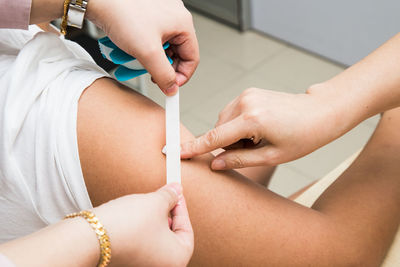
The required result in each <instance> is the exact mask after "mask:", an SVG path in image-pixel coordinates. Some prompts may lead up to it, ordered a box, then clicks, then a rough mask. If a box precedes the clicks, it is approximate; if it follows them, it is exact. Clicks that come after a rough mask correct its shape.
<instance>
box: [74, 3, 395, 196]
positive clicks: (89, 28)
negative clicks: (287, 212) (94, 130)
mask: <svg viewBox="0 0 400 267" xmlns="http://www.w3.org/2000/svg"><path fill="white" fill-rule="evenodd" d="M184 2H185V4H186V6H187V7H188V8H189V9H190V10H191V11H192V14H193V19H194V24H195V27H196V32H197V37H198V40H199V44H200V53H201V63H200V65H199V67H198V70H197V72H196V73H195V75H194V77H193V78H192V80H191V81H190V82H189V83H188V84H187V85H185V86H184V87H182V88H181V119H182V123H183V124H184V125H185V126H186V127H187V128H189V129H190V130H191V131H192V133H193V134H195V135H200V134H202V133H204V132H206V131H207V130H209V129H211V128H212V127H213V126H214V124H215V122H216V120H217V117H218V113H219V112H220V111H221V110H222V108H223V107H224V106H225V105H226V104H227V103H229V102H230V101H231V100H232V99H233V98H235V97H236V96H238V95H239V94H240V93H241V92H242V91H243V90H245V89H246V88H249V87H258V88H264V89H271V90H277V91H283V92H289V93H303V92H305V90H306V89H307V88H308V87H309V86H310V85H312V84H314V83H318V82H322V81H325V80H327V79H329V78H331V77H332V76H334V75H336V74H337V73H339V72H341V71H343V70H344V69H345V68H346V67H347V66H349V65H351V64H354V63H355V62H357V61H359V60H360V59H362V58H363V57H365V56H366V55H368V54H369V53H370V52H372V51H373V50H374V49H376V48H377V47H378V46H379V45H380V44H382V43H384V42H385V41H386V40H388V39H389V38H390V37H391V36H393V35H395V34H396V33H397V32H398V31H399V29H400V22H399V16H398V11H399V10H400V1H398V0H385V1H374V0H352V1H347V0H336V1H319V0H302V1H301V0H185V1H184ZM100 37H102V33H101V31H98V30H97V29H96V28H95V26H94V25H92V24H90V23H86V27H85V29H84V30H83V31H71V33H70V35H69V36H68V38H70V39H73V40H76V41H77V42H79V43H80V44H81V45H83V46H84V47H85V48H86V49H87V50H88V51H89V52H90V53H91V54H92V56H93V57H94V58H95V59H96V61H97V62H98V64H100V65H101V66H102V67H103V68H104V69H106V70H108V71H110V72H111V73H112V71H113V68H114V66H113V65H112V64H110V63H108V62H106V61H103V60H102V58H101V56H100V53H99V51H98V48H97V41H96V40H97V38H100ZM126 84H127V85H128V86H130V87H131V88H132V89H135V90H138V91H139V92H142V93H143V94H145V95H147V96H148V97H149V98H151V99H152V100H154V101H155V102H157V103H158V104H160V105H162V106H163V105H164V96H163V95H162V94H161V92H160V90H159V89H158V88H157V87H156V86H155V85H154V84H153V83H152V82H151V81H150V77H148V75H146V76H144V77H143V78H141V79H135V80H132V81H129V82H128V83H126ZM315 112H318V110H316V111H315ZM378 120H379V118H378V117H373V118H371V119H369V120H367V121H365V122H363V123H362V124H360V125H359V126H358V127H356V128H355V129H354V130H352V131H351V132H349V133H348V134H346V135H345V136H343V137H342V138H340V139H338V140H336V141H335V142H333V143H331V144H329V145H327V146H325V147H323V148H322V149H320V150H318V151H316V152H314V153H312V154H310V155H309V156H306V157H305V158H302V159H299V160H296V161H293V162H290V163H287V164H283V165H281V166H279V168H278V170H277V171H276V173H275V175H274V177H273V179H272V182H271V185H270V188H271V189H272V190H273V191H275V192H277V193H278V194H281V195H283V196H288V195H290V194H292V193H294V192H296V191H297V190H299V189H301V188H303V187H304V186H306V185H308V184H310V183H312V182H313V181H315V180H317V179H319V178H322V177H323V176H324V175H325V174H327V173H328V172H329V171H331V170H332V169H334V168H335V167H336V166H337V165H338V164H340V163H341V162H342V161H343V160H345V159H346V158H347V157H349V156H351V155H352V154H353V153H354V152H356V151H357V150H359V149H360V148H361V147H362V146H363V145H364V144H365V143H366V141H367V140H368V138H369V137H370V135H371V133H372V132H373V130H374V127H375V126H376V124H377V122H378ZM327 123H329V122H327ZM301 141H302V140H298V142H301Z"/></svg>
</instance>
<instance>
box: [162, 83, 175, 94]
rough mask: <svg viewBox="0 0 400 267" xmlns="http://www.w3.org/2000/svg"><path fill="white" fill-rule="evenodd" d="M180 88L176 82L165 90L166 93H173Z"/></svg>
mask: <svg viewBox="0 0 400 267" xmlns="http://www.w3.org/2000/svg"><path fill="white" fill-rule="evenodd" d="M177 90H178V84H176V83H174V85H172V86H171V87H169V88H168V89H166V90H165V93H166V94H167V95H172V94H174V93H175V92H176V91H177Z"/></svg>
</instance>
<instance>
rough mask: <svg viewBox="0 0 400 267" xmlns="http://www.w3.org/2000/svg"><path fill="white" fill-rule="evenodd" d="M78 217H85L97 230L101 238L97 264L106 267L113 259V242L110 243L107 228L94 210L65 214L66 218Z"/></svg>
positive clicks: (98, 236)
mask: <svg viewBox="0 0 400 267" xmlns="http://www.w3.org/2000/svg"><path fill="white" fill-rule="evenodd" d="M76 217H82V218H84V219H85V220H86V221H87V222H88V223H89V224H90V226H91V227H92V228H93V230H94V231H95V233H96V235H97V239H98V240H99V243H100V255H101V257H100V260H99V263H98V265H97V266H98V267H106V266H107V265H108V264H109V263H110V261H111V243H110V238H109V237H108V235H107V231H106V229H105V228H104V226H103V225H102V224H101V223H100V221H99V219H98V218H97V217H96V215H95V214H94V213H93V212H90V211H87V210H85V211H81V212H77V213H72V214H69V215H67V216H65V218H64V219H72V218H76Z"/></svg>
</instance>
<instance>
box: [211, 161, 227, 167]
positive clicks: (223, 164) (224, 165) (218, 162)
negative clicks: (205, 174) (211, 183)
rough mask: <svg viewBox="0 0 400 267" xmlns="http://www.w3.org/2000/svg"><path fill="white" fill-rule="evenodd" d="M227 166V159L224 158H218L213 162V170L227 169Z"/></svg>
mask: <svg viewBox="0 0 400 267" xmlns="http://www.w3.org/2000/svg"><path fill="white" fill-rule="evenodd" d="M225 167H226V164H225V161H224V160H222V159H216V160H214V161H213V162H212V164H211V168H212V169H213V170H223V169H225Z"/></svg>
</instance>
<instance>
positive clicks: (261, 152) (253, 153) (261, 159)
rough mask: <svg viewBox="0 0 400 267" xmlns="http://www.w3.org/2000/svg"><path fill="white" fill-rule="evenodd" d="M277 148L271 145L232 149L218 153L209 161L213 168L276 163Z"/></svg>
mask: <svg viewBox="0 0 400 267" xmlns="http://www.w3.org/2000/svg"><path fill="white" fill-rule="evenodd" d="M277 152H278V150H277V149H276V148H275V147H273V146H272V145H268V146H264V147H262V148H257V149H251V148H250V149H234V150H228V151H225V152H223V153H221V154H219V155H218V156H217V157H216V158H215V159H214V160H213V161H212V163H211V169H213V170H230V169H241V168H245V167H255V166H275V165H277V163H278V161H279V159H278V153H277Z"/></svg>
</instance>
